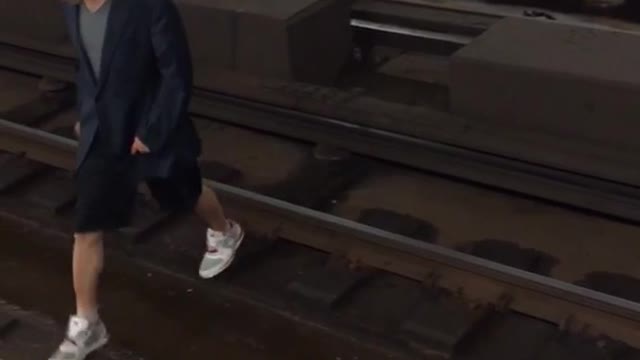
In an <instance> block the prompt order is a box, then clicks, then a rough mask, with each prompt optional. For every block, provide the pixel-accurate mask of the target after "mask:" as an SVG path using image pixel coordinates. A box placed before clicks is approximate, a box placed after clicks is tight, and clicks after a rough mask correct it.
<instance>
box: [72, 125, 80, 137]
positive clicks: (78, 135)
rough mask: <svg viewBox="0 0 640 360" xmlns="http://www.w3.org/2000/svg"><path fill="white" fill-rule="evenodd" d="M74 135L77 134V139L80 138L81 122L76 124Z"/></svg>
mask: <svg viewBox="0 0 640 360" xmlns="http://www.w3.org/2000/svg"><path fill="white" fill-rule="evenodd" d="M73 133H74V134H76V137H77V138H79V137H80V122H76V123H75V125H73Z"/></svg>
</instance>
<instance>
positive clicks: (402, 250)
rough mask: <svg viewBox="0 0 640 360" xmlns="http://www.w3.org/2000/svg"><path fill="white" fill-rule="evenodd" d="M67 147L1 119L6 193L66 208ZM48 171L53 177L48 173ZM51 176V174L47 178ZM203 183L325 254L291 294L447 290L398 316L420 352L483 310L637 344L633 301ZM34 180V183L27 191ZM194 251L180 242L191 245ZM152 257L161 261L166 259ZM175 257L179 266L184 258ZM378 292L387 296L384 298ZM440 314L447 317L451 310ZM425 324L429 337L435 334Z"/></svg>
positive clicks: (250, 215) (639, 310)
mask: <svg viewBox="0 0 640 360" xmlns="http://www.w3.org/2000/svg"><path fill="white" fill-rule="evenodd" d="M63 104H64V102H63ZM62 107H64V106H62ZM37 108H38V107H36V109H37ZM45 108H46V107H45ZM18 113H19V112H18ZM22 113H23V114H24V113H29V114H31V117H32V118H42V117H45V118H46V117H47V116H50V114H48V113H47V111H43V112H41V113H38V112H37V111H33V110H31V111H25V109H23V111H22ZM15 114H16V113H14V116H15ZM75 147H76V143H75V141H74V140H72V139H70V138H68V137H64V136H61V135H56V134H53V133H50V132H47V131H44V130H42V129H38V128H34V127H29V126H25V125H22V124H18V123H16V122H12V121H7V120H0V150H3V151H6V152H8V153H11V154H15V155H6V156H5V159H4V162H3V163H1V164H0V169H2V172H1V173H2V174H3V177H4V180H3V188H4V189H5V190H10V191H11V192H13V191H14V190H15V189H16V188H18V189H20V188H21V189H22V190H16V191H17V192H18V193H20V194H22V195H20V196H27V197H29V196H30V195H29V194H30V193H32V192H34V193H40V195H37V194H36V195H33V194H32V196H31V197H35V198H38V197H41V196H43V195H42V194H41V192H42V191H43V190H42V189H43V188H44V189H49V190H48V192H46V191H45V193H48V194H49V195H46V194H45V195H44V198H46V199H45V200H42V201H40V202H39V203H41V204H43V203H44V204H48V205H46V206H45V207H53V208H54V210H55V211H62V209H64V208H68V206H69V205H70V203H72V201H73V195H72V186H71V183H70V179H69V176H68V175H65V174H64V173H62V175H61V174H60V173H59V171H58V170H64V171H70V170H72V169H73V167H74V153H75ZM56 169H57V170H56ZM52 173H55V174H57V175H56V176H54V177H53V178H50V177H49V176H50V175H51V174H52ZM52 179H53V180H54V181H53V183H50V182H51V181H52ZM60 179H62V180H60ZM207 183H208V184H210V185H211V186H213V187H214V188H215V189H216V190H217V191H218V193H219V194H220V196H221V198H222V199H223V201H224V203H225V205H226V207H227V209H228V211H229V213H230V214H231V215H232V216H233V217H235V218H238V219H240V220H241V221H243V222H244V223H245V224H247V226H248V229H249V230H250V232H251V233H252V234H254V237H255V238H267V239H271V240H273V239H286V241H287V242H292V243H298V244H301V245H304V246H306V247H310V248H313V249H316V250H318V251H321V253H322V254H325V255H324V257H326V258H328V259H330V260H327V261H328V262H327V263H326V264H325V263H323V262H320V264H319V266H317V268H316V269H315V271H310V273H309V274H308V275H309V276H308V277H303V278H302V279H296V280H292V281H291V283H289V284H288V288H289V289H290V290H291V291H292V292H294V293H297V294H298V295H299V296H301V297H303V298H306V299H307V300H309V299H310V300H312V301H316V302H320V303H325V304H335V303H337V302H340V301H342V299H344V298H346V297H348V294H349V293H351V292H354V291H355V292H358V291H362V290H359V288H361V287H363V288H365V289H366V284H367V282H368V281H370V277H371V276H374V277H375V276H376V275H375V274H380V273H381V274H393V275H394V276H400V277H401V278H403V279H411V283H412V284H413V285H415V286H417V287H419V288H425V289H428V290H429V291H433V292H435V293H442V292H443V291H444V292H445V293H447V294H449V295H446V296H437V297H436V298H437V299H438V300H437V301H426V302H424V303H423V304H418V305H417V307H416V309H417V310H416V311H417V312H418V313H419V314H421V315H415V316H416V319H417V320H416V321H417V322H416V321H413V322H412V321H409V320H406V321H405V322H404V323H403V326H402V329H403V331H402V332H401V334H404V335H403V336H405V335H406V336H407V337H408V338H412V339H413V338H414V337H415V336H417V337H418V338H419V339H420V340H418V341H415V340H411V341H410V343H411V344H415V343H418V344H419V345H418V346H417V347H418V348H420V349H423V350H424V348H425V347H426V348H427V349H428V350H427V351H426V352H427V353H430V354H431V353H433V352H436V353H438V354H440V355H446V356H451V355H452V354H453V353H455V351H456V349H457V347H458V345H459V344H460V343H462V342H463V340H464V339H465V338H467V337H468V336H469V334H470V333H474V332H475V333H477V332H481V331H483V330H482V329H483V327H482V324H483V323H484V321H485V320H486V318H487V317H491V316H495V314H500V313H504V312H505V311H506V312H510V311H515V312H518V313H524V314H527V315H530V316H533V317H535V318H537V319H543V320H545V321H549V322H551V323H554V324H556V325H558V326H560V327H561V328H563V329H569V330H575V329H583V328H584V326H588V327H589V328H590V330H589V331H590V334H591V335H606V336H609V337H611V338H614V339H617V340H621V341H624V342H626V343H628V344H631V345H633V346H636V347H640V332H638V331H637V329H638V327H639V326H640V305H639V304H637V303H634V302H632V301H628V300H623V299H620V298H617V297H614V296H610V295H605V294H603V293H600V292H596V291H593V290H589V289H586V288H583V287H578V286H575V285H571V284H568V283H566V282H562V281H559V280H556V279H552V278H549V277H545V276H541V275H536V274H532V273H529V272H526V271H522V270H518V269H515V268H512V267H508V266H504V265H500V264H498V263H495V262H491V261H487V260H483V259H480V258H477V257H474V256H470V255H467V254H464V253H461V252H458V251H455V250H453V249H447V248H444V247H441V246H437V245H433V244H429V243H427V242H425V241H422V240H419V239H415V238H411V237H408V236H402V235H398V234H395V233H393V232H387V231H384V230H380V229H378V228H375V227H371V226H367V225H364V224H362V223H357V222H354V221H350V220H347V219H344V218H340V217H337V216H334V215H330V214H327V213H325V212H320V211H317V210H312V209H310V208H308V207H305V206H299V205H294V204H291V203H289V202H286V201H282V200H277V199H274V198H273V197H269V196H265V195H261V194H258V193H256V192H252V191H248V190H244V189H240V188H237V187H233V186H229V185H224V184H221V183H220V182H216V181H211V179H208V180H207ZM34 184H39V185H38V186H35V187H33V188H32V186H33V185H34ZM47 184H48V185H47ZM52 191H53V192H54V193H53V198H51V192H52ZM5 193H6V191H5ZM25 194H26V195H25ZM47 196H48V198H47ZM47 199H48V200H47ZM150 209H151V208H150ZM11 211H13V210H11ZM55 211H54V212H55ZM18 212H19V211H18ZM27 213H29V212H27ZM24 216H29V215H24ZM53 220H55V219H53ZM164 220H166V214H160V213H156V212H154V211H152V210H149V211H147V213H146V214H144V215H142V217H141V219H139V223H138V225H137V226H134V228H133V229H128V230H127V232H128V233H129V234H134V235H132V236H134V237H136V238H137V237H144V236H147V234H149V233H153V231H154V229H156V227H158V226H160V225H161V224H162V223H163V222H164ZM49 221H52V220H49ZM254 244H257V245H255V248H253V249H251V250H249V252H250V253H253V254H255V253H258V254H260V253H262V252H263V250H264V249H265V248H270V247H271V245H272V241H266V242H264V241H262V242H260V241H257V242H255V243H254ZM165 245H166V244H165ZM143 248H144V247H143ZM146 250H149V249H146ZM193 250H194V249H193V248H190V249H189V251H190V252H193ZM151 251H152V252H153V250H151ZM156 255H157V256H159V257H160V258H162V257H163V256H165V255H161V254H156ZM253 256H255V255H253ZM178 262H181V263H184V259H181V260H180V261H178ZM335 264H338V265H335ZM335 283H337V284H339V285H338V286H336V285H335ZM392 293H393V292H392ZM396 294H397V293H396ZM451 294H453V295H451ZM387 296H389V294H386V296H385V298H387ZM397 296H400V297H401V296H402V295H401V294H397ZM443 299H444V300H443ZM451 304H457V305H455V306H454V309H455V310H453V313H455V314H456V316H457V318H458V319H460V320H456V321H455V323H454V326H452V327H449V330H448V331H447V330H442V328H441V327H442V321H443V320H442V319H441V321H438V320H436V321H434V324H433V325H426V326H425V325H424V323H429V322H430V321H432V320H433V319H432V317H433V316H436V317H437V315H434V311H435V312H436V313H437V312H438V311H440V310H442V309H444V308H449V309H450V307H451V306H452V305H451ZM434 309H436V310H434ZM442 311H444V312H443V313H444V314H449V315H451V312H447V311H445V310H442ZM448 311H449V310H448ZM461 314H462V315H461ZM444 321H446V319H445V320H444ZM430 326H433V327H435V329H434V328H432V327H430ZM434 331H435V333H436V334H437V335H435V336H434V335H433V334H434ZM407 334H410V335H407ZM416 334H417V335H416ZM425 334H426V335H425ZM442 334H444V335H442ZM442 336H443V337H444V339H443V338H442ZM433 343H436V345H435V346H434V345H433ZM425 344H430V345H425ZM434 349H435V350H434Z"/></svg>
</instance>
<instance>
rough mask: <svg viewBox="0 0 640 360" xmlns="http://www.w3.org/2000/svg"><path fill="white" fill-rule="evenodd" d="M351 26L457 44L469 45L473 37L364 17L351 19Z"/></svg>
mask: <svg viewBox="0 0 640 360" xmlns="http://www.w3.org/2000/svg"><path fill="white" fill-rule="evenodd" d="M351 26H352V27H355V28H359V29H366V30H373V31H381V32H387V33H392V34H397V35H405V36H410V37H416V38H421V39H425V40H437V41H444V42H449V43H452V44H456V45H467V44H469V43H471V41H472V40H473V37H471V36H466V35H457V34H451V33H445V32H441V31H430V30H424V29H415V28H410V27H406V26H400V25H396V24H387V23H381V22H376V21H370V20H364V19H351Z"/></svg>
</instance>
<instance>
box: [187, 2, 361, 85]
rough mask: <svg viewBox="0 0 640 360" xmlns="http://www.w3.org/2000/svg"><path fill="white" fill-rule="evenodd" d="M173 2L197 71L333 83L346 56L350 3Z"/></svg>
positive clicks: (348, 37)
mask: <svg viewBox="0 0 640 360" xmlns="http://www.w3.org/2000/svg"><path fill="white" fill-rule="evenodd" d="M177 3H178V5H179V8H180V10H181V12H182V15H183V17H184V22H185V26H186V28H187V32H188V36H189V40H190V41H191V48H192V52H193V57H194V62H195V63H196V67H199V66H201V67H209V66H217V67H222V68H226V69H230V70H236V71H240V72H247V73H250V74H254V75H260V76H267V77H275V78H282V79H288V80H304V81H318V82H321V83H331V82H333V81H334V80H335V79H336V77H337V75H338V71H339V70H340V69H341V67H342V65H343V64H344V63H345V62H346V60H347V59H348V56H349V54H350V49H351V33H350V31H351V30H350V25H349V11H350V6H349V2H343V1H336V0H320V1H318V0H303V1H293V0H288V1H257V0H244V1H239V2H238V1H230V0H213V1H211V0H207V1H204V0H179V1H177ZM327 39H331V41H327ZM310 59H313V61H310Z"/></svg>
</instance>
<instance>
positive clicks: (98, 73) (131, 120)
mask: <svg viewBox="0 0 640 360" xmlns="http://www.w3.org/2000/svg"><path fill="white" fill-rule="evenodd" d="M65 2H66V3H65V4H64V14H65V18H66V22H67V26H68V29H69V34H70V36H71V39H72V42H73V45H74V46H75V49H76V51H77V57H78V59H79V61H78V69H77V79H76V80H77V90H78V109H79V112H80V122H79V124H77V125H76V132H77V135H78V136H79V147H78V154H77V162H78V167H77V172H76V183H77V204H76V207H77V209H76V210H77V211H76V213H77V219H76V232H75V234H74V237H75V244H74V250H73V285H74V290H75V295H76V314H75V315H73V316H71V318H70V321H69V326H68V329H67V335H66V339H65V340H64V341H63V343H62V344H61V345H60V347H59V349H58V350H57V351H56V352H55V353H54V354H53V355H52V357H51V360H80V359H84V358H85V357H86V356H87V355H88V354H89V353H91V352H92V351H94V350H96V349H98V348H99V347H101V346H102V345H104V344H105V343H106V342H107V340H108V335H107V331H106V329H105V326H104V325H103V323H102V321H101V320H100V317H99V315H98V299H97V293H98V291H97V290H98V280H99V275H100V272H101V270H102V266H103V244H102V241H103V233H104V232H105V231H109V230H114V229H117V228H121V227H124V226H127V224H128V223H129V221H130V217H131V209H132V207H133V204H134V200H135V197H136V194H137V185H138V183H139V182H140V181H145V182H146V184H147V186H148V188H149V189H150V191H151V193H152V195H153V196H154V198H155V199H156V200H157V201H158V202H159V203H160V205H161V206H163V207H164V208H166V209H167V210H170V211H173V212H186V211H195V212H196V213H197V214H198V215H199V216H200V217H201V218H202V219H203V220H204V221H205V222H206V223H207V224H208V225H209V229H208V231H207V234H206V247H207V250H206V252H205V254H204V256H203V259H202V262H201V264H200V271H199V272H200V275H201V276H202V277H203V278H211V277H213V276H215V275H217V274H219V273H220V272H222V271H224V270H225V269H226V268H227V267H228V266H229V265H230V264H231V262H232V261H233V258H234V255H235V251H236V250H237V248H238V246H239V245H240V243H241V242H242V239H243V236H244V233H243V231H242V229H241V228H240V226H239V225H238V224H236V223H235V222H233V221H230V220H227V219H226V218H225V216H224V214H223V210H222V208H221V206H220V204H219V202H218V199H217V198H216V195H215V194H214V193H213V192H212V191H211V190H210V189H208V188H206V187H203V186H202V182H201V177H200V169H199V167H198V164H197V157H198V156H199V155H200V151H201V149H200V140H199V138H198V136H197V133H196V130H195V127H194V125H193V123H192V122H191V120H190V119H189V117H188V114H187V107H188V105H189V101H190V98H191V85H192V69H191V55H190V52H189V47H188V44H187V39H186V36H185V32H184V26H183V24H182V21H181V19H180V15H179V14H178V10H177V8H176V6H175V4H174V3H173V2H172V0H65ZM203 240H204V234H203Z"/></svg>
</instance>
